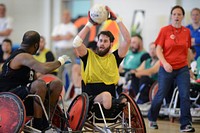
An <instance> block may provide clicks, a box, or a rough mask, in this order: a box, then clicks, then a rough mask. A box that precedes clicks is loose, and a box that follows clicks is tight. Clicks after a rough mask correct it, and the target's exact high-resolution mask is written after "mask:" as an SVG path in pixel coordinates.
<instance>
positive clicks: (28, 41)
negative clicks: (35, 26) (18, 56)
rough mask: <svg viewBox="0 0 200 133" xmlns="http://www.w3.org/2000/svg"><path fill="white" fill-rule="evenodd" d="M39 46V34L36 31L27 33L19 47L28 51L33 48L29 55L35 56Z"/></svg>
mask: <svg viewBox="0 0 200 133" xmlns="http://www.w3.org/2000/svg"><path fill="white" fill-rule="evenodd" d="M39 44H40V34H39V33H38V32H36V31H27V32H26V33H25V34H24V36H23V38H22V43H21V46H22V47H24V48H28V49H30V48H33V49H32V51H31V53H32V54H35V53H36V52H37V50H38V49H39Z"/></svg>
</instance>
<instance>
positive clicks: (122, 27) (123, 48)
mask: <svg viewBox="0 0 200 133" xmlns="http://www.w3.org/2000/svg"><path fill="white" fill-rule="evenodd" d="M106 9H107V11H108V12H109V13H110V18H109V19H112V20H115V21H116V22H117V25H118V27H119V29H120V32H121V34H122V36H123V39H124V40H123V42H121V44H120V45H119V48H118V54H119V56H120V57H125V56H126V53H127V51H128V49H129V46H130V42H131V37H130V34H129V32H128V30H127V28H126V27H125V25H124V24H123V22H122V20H121V18H119V17H117V16H116V15H115V13H114V12H113V11H112V10H111V9H110V8H109V7H108V6H106Z"/></svg>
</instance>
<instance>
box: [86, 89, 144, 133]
mask: <svg viewBox="0 0 200 133" xmlns="http://www.w3.org/2000/svg"><path fill="white" fill-rule="evenodd" d="M122 98H126V102H125V103H121V102H120V101H121V100H119V99H122ZM119 99H117V100H114V102H113V104H112V107H111V109H110V110H106V109H104V108H103V106H102V105H101V104H100V103H98V102H95V103H94V104H93V105H92V107H91V110H89V112H90V113H89V114H88V118H87V120H86V122H85V126H84V129H85V131H86V132H92V131H98V132H124V131H126V132H136V133H146V127H145V123H144V120H143V118H142V115H141V112H140V110H139V108H138V106H137V104H136V103H135V101H134V100H133V99H132V98H131V97H130V96H129V95H127V94H126V93H123V92H122V93H121V94H120V95H119ZM102 123H103V124H102Z"/></svg>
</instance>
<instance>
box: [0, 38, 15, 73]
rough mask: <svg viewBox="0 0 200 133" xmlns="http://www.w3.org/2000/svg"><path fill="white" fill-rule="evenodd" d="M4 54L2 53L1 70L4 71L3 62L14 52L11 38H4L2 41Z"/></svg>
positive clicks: (0, 56) (0, 57)
mask: <svg viewBox="0 0 200 133" xmlns="http://www.w3.org/2000/svg"><path fill="white" fill-rule="evenodd" d="M2 52H3V53H2V54H0V72H1V71H2V66H3V63H4V62H5V60H6V59H8V57H10V55H11V53H12V41H11V40H10V39H4V40H3V42H2Z"/></svg>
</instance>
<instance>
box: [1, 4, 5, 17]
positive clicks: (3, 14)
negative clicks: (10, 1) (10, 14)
mask: <svg viewBox="0 0 200 133" xmlns="http://www.w3.org/2000/svg"><path fill="white" fill-rule="evenodd" d="M5 15H6V6H5V5H4V4H2V3H0V17H5Z"/></svg>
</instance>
